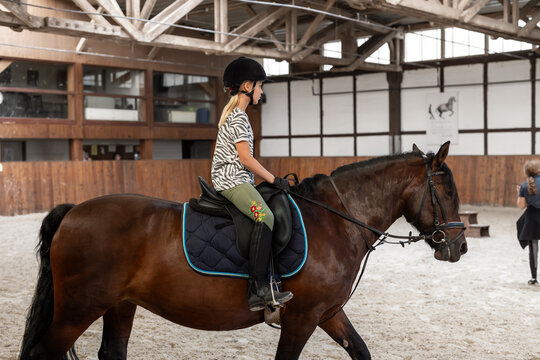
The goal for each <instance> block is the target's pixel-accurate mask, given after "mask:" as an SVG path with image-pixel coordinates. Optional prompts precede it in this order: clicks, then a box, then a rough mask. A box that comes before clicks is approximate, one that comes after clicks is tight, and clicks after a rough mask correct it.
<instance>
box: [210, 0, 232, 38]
mask: <svg viewBox="0 0 540 360" xmlns="http://www.w3.org/2000/svg"><path fill="white" fill-rule="evenodd" d="M214 30H215V31H216V33H214V41H215V42H217V43H219V44H225V43H226V42H227V41H228V39H229V38H228V36H227V33H228V32H229V2H228V0H214Z"/></svg>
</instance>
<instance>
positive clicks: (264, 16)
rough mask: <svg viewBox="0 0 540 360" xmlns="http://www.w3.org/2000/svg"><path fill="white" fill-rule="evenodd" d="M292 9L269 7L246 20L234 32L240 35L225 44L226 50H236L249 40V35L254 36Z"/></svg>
mask: <svg viewBox="0 0 540 360" xmlns="http://www.w3.org/2000/svg"><path fill="white" fill-rule="evenodd" d="M289 11H290V9H288V8H285V7H280V8H278V9H268V10H267V11H265V12H262V13H259V14H257V15H256V16H255V17H253V18H251V19H250V20H248V21H246V22H245V23H244V24H242V25H240V26H239V27H238V28H237V29H236V30H235V31H234V32H235V33H236V34H238V35H240V36H238V37H235V38H234V39H232V40H231V41H229V42H228V43H227V44H226V45H225V51H226V52H232V51H234V50H236V49H237V48H238V47H239V46H240V45H242V44H244V43H245V42H246V41H248V40H249V37H253V36H255V35H257V34H258V33H259V32H261V31H262V29H264V28H265V27H267V26H269V25H271V24H273V23H274V22H276V21H277V20H280V19H281V18H282V17H284V16H285V14H287V12H289Z"/></svg>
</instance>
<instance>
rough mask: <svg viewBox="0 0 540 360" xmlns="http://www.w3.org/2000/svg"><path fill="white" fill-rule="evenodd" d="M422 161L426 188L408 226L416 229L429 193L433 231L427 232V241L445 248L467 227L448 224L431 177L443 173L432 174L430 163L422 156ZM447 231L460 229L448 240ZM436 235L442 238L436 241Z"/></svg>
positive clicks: (456, 239)
mask: <svg viewBox="0 0 540 360" xmlns="http://www.w3.org/2000/svg"><path fill="white" fill-rule="evenodd" d="M422 159H423V160H424V164H425V166H426V187H425V188H424V195H423V196H422V203H421V204H420V209H418V213H417V214H416V217H415V218H414V220H413V221H411V222H409V224H411V225H414V226H415V227H416V228H418V226H416V224H417V222H418V220H419V219H420V216H421V215H422V210H423V208H424V204H425V202H426V198H427V193H428V191H429V192H430V194H431V205H432V206H433V225H434V230H432V231H427V233H428V234H429V233H430V232H431V235H429V240H431V241H433V242H434V243H436V244H441V243H444V244H445V245H446V246H450V245H452V244H453V243H454V242H456V241H458V240H459V239H460V238H461V237H462V236H463V234H464V233H465V230H466V228H467V227H466V226H465V224H464V223H463V222H459V221H452V222H448V219H447V218H446V211H444V208H443V206H442V203H441V199H440V197H439V193H438V192H437V188H436V187H435V184H434V183H433V176H436V175H444V171H436V172H432V171H431V162H430V161H429V159H428V157H427V156H426V155H424V154H422ZM437 205H438V207H439V210H440V212H441V215H442V218H443V222H442V223H441V222H440V221H439V216H438V214H437ZM448 229H462V230H461V232H460V233H459V234H458V235H457V236H456V237H455V238H453V239H451V240H448V236H447V234H446V232H445V230H448ZM436 235H442V238H440V239H437V237H436ZM426 239H428V238H426Z"/></svg>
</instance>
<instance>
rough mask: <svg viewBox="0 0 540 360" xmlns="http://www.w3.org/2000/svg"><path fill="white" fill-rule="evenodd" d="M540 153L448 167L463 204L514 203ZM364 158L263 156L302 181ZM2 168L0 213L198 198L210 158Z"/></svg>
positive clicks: (456, 161) (456, 160)
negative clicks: (110, 199) (132, 198)
mask: <svg viewBox="0 0 540 360" xmlns="http://www.w3.org/2000/svg"><path fill="white" fill-rule="evenodd" d="M531 158H538V159H540V156H536V157H531V156H454V157H451V158H449V159H448V160H447V163H448V165H449V166H450V168H451V169H452V172H453V174H454V178H455V182H456V185H457V187H458V191H459V195H460V199H461V203H462V204H473V205H492V206H515V201H516V185H518V184H520V183H521V182H523V181H524V180H525V175H524V172H523V164H524V163H525V161H527V160H529V159H531ZM364 159H366V158H365V157H356V158H354V157H325V158H323V157H313V158H309V157H308V158H261V163H262V164H263V165H264V166H265V167H267V168H268V169H269V170H270V171H271V172H272V173H274V174H278V175H279V176H284V175H285V174H287V173H289V172H295V173H296V174H297V175H298V176H299V178H300V180H301V179H303V178H305V177H309V176H312V175H314V174H317V173H322V174H330V172H331V171H332V170H334V169H336V168H337V167H339V166H341V165H345V164H349V163H351V162H354V161H360V160H364ZM2 165H3V171H2V172H0V215H14V214H23V213H31V212H42V211H48V210H50V209H51V208H52V207H53V206H55V205H58V204H60V203H64V202H71V203H81V202H83V201H85V200H88V199H91V198H94V197H97V196H101V195H105V194H113V193H140V194H145V195H149V196H154V197H158V198H163V199H169V200H173V201H180V202H182V201H187V200H188V199H189V198H190V197H197V196H198V195H199V194H200V189H199V186H198V182H197V176H202V177H204V178H205V179H206V180H207V181H210V165H211V161H210V160H209V159H204V160H198V159H192V160H139V161H88V162H83V161H59V162H8V163H3V164H2Z"/></svg>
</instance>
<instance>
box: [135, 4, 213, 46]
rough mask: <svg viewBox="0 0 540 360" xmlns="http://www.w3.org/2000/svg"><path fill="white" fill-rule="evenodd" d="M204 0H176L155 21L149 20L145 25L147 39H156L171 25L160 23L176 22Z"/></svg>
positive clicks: (155, 17) (154, 18)
mask: <svg viewBox="0 0 540 360" xmlns="http://www.w3.org/2000/svg"><path fill="white" fill-rule="evenodd" d="M202 1H203V0H176V1H175V2H173V3H172V4H170V5H169V6H167V7H166V8H165V9H163V10H162V11H161V12H160V13H159V14H157V15H156V16H154V17H153V18H152V19H151V20H152V21H154V22H148V23H146V24H145V25H144V26H143V28H142V31H143V33H144V36H145V38H146V40H149V41H152V40H154V39H155V38H157V37H158V36H159V35H161V34H163V33H164V32H165V31H166V30H167V29H168V28H169V27H170V26H171V25H163V24H158V23H166V24H175V23H176V22H177V21H178V20H180V19H181V18H183V17H184V16H186V14H188V13H189V12H190V11H191V10H193V9H194V8H196V7H197V6H198V5H199V4H200V3H201V2H202Z"/></svg>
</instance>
